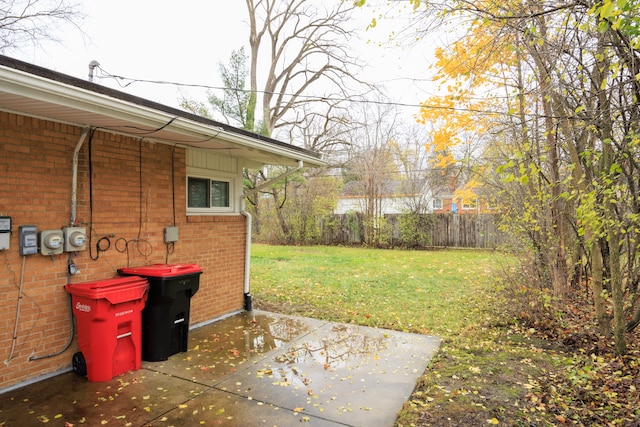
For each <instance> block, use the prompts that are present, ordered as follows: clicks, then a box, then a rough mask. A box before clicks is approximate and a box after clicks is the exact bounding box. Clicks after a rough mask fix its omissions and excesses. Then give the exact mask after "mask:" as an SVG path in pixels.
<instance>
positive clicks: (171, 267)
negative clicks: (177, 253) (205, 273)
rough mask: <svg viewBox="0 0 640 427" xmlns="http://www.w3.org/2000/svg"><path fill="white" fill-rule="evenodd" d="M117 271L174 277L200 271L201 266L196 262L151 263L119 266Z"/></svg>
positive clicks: (147, 275)
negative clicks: (140, 265) (125, 266)
mask: <svg viewBox="0 0 640 427" xmlns="http://www.w3.org/2000/svg"><path fill="white" fill-rule="evenodd" d="M118 272H120V273H123V274H131V275H136V276H143V277H174V276H186V275H188V274H196V273H202V268H201V267H200V266H199V265H197V264H153V265H145V266H142V267H127V268H121V269H119V270H118Z"/></svg>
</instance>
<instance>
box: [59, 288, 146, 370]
mask: <svg viewBox="0 0 640 427" xmlns="http://www.w3.org/2000/svg"><path fill="white" fill-rule="evenodd" d="M65 289H66V291H67V292H68V293H70V294H71V301H72V306H73V314H74V315H75V317H76V324H77V330H78V349H79V350H80V351H78V352H77V353H75V354H74V355H73V359H72V365H73V370H74V372H75V373H77V374H79V375H86V376H87V379H88V380H89V381H92V382H101V381H109V380H111V379H112V378H113V377H115V376H116V375H119V374H122V373H124V372H128V371H132V370H136V369H140V365H141V362H142V338H141V336H142V314H141V313H142V309H143V308H144V305H145V301H146V300H147V291H148V289H149V282H148V281H147V279H145V278H142V277H137V276H129V277H115V278H110V279H104V280H96V281H92V282H84V283H74V284H67V285H65Z"/></svg>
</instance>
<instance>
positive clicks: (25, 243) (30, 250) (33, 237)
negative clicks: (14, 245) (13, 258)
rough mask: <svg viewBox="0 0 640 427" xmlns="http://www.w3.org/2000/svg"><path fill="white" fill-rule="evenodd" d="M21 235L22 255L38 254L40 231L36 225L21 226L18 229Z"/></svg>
mask: <svg viewBox="0 0 640 427" xmlns="http://www.w3.org/2000/svg"><path fill="white" fill-rule="evenodd" d="M18 233H19V235H20V255H22V256H25V255H33V254H37V253H38V229H37V228H36V226H35V225H21V226H20V227H18Z"/></svg>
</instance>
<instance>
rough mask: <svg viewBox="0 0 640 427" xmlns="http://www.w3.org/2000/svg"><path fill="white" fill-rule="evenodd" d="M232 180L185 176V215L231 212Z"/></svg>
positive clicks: (232, 207) (215, 177) (232, 206)
mask: <svg viewBox="0 0 640 427" xmlns="http://www.w3.org/2000/svg"><path fill="white" fill-rule="evenodd" d="M233 196H234V195H233V179H231V178H223V177H217V176H196V175H188V176H187V213H199V214H215V213H227V212H233V209H234V205H233V200H234V197H233Z"/></svg>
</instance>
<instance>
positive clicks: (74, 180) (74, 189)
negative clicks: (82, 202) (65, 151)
mask: <svg viewBox="0 0 640 427" xmlns="http://www.w3.org/2000/svg"><path fill="white" fill-rule="evenodd" d="M89 129H90V128H89V127H86V128H84V131H83V132H82V135H80V139H79V140H78V143H77V144H76V148H75V150H73V171H72V177H71V222H70V224H69V225H71V226H73V225H75V223H76V210H77V203H78V202H77V201H78V157H79V155H80V149H81V148H82V144H84V140H85V139H87V135H89Z"/></svg>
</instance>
